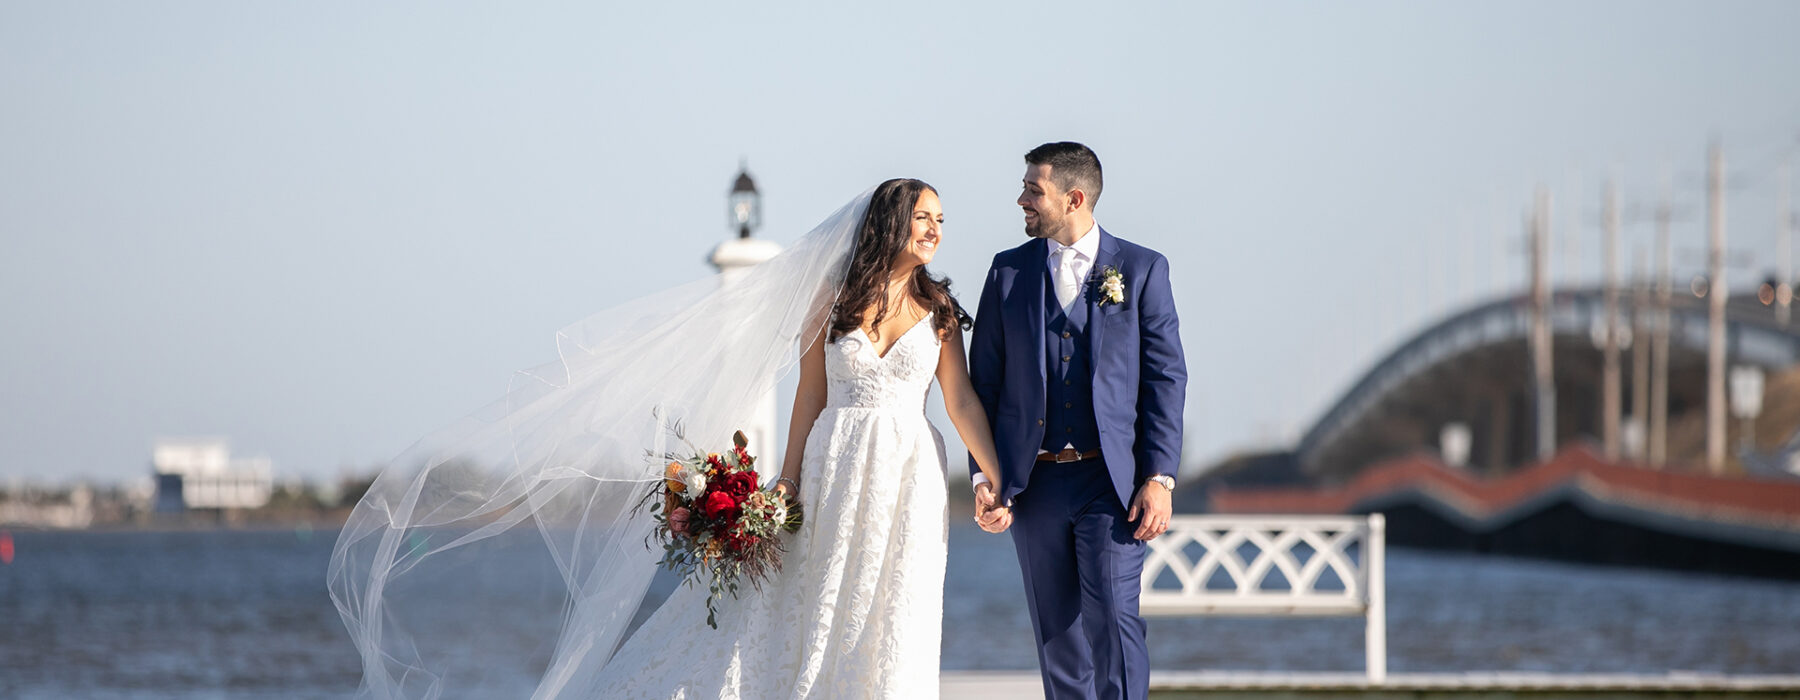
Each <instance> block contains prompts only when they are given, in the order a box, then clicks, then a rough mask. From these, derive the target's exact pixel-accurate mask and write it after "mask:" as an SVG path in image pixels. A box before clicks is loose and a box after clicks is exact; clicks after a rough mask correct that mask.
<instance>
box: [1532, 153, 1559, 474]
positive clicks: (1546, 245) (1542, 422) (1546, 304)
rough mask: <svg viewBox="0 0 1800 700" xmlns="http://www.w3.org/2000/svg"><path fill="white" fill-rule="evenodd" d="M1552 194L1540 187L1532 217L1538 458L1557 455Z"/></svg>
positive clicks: (1540, 459)
mask: <svg viewBox="0 0 1800 700" xmlns="http://www.w3.org/2000/svg"><path fill="white" fill-rule="evenodd" d="M1549 267H1550V192H1549V190H1547V189H1545V188H1544V187H1543V186H1541V185H1540V186H1538V191H1537V203H1536V206H1535V207H1534V208H1533V212H1532V216H1531V302H1532V303H1531V309H1532V313H1531V371H1532V377H1533V382H1532V390H1533V391H1532V396H1533V399H1534V400H1535V402H1536V404H1537V405H1536V413H1537V458H1538V461H1540V462H1542V461H1548V460H1549V459H1550V457H1551V456H1553V455H1554V454H1555V453H1556V383H1555V381H1554V378H1555V373H1554V372H1553V371H1552V368H1551V366H1550V362H1551V352H1550V351H1551V347H1550V337H1551V336H1550V274H1549V272H1550V270H1549Z"/></svg>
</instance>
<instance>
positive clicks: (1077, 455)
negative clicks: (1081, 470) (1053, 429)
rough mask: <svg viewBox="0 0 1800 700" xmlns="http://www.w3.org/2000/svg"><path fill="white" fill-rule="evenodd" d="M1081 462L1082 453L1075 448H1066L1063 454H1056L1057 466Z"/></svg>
mask: <svg viewBox="0 0 1800 700" xmlns="http://www.w3.org/2000/svg"><path fill="white" fill-rule="evenodd" d="M1079 461H1081V452H1079V451H1077V450H1076V449H1075V448H1073V447H1065V448H1063V450H1062V451H1061V452H1058V453H1056V463H1057V464H1068V463H1070V462H1079Z"/></svg>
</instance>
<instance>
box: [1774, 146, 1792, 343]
mask: <svg viewBox="0 0 1800 700" xmlns="http://www.w3.org/2000/svg"><path fill="white" fill-rule="evenodd" d="M1790 172H1792V171H1791V170H1790V169H1789V166H1788V164H1786V163H1783V164H1782V166H1781V174H1780V176H1779V177H1777V178H1775V182H1776V186H1777V188H1778V189H1776V190H1775V217H1776V218H1775V248H1776V252H1775V256H1776V265H1777V268H1776V269H1778V270H1780V273H1779V274H1780V275H1781V277H1780V278H1778V279H1776V280H1775V322H1776V323H1777V324H1780V325H1781V327H1783V328H1786V327H1787V325H1788V317H1789V314H1790V313H1791V310H1790V308H1789V307H1790V306H1791V305H1792V304H1793V302H1794V215H1793V214H1790V213H1788V187H1789V185H1788V174H1789V173H1790Z"/></svg>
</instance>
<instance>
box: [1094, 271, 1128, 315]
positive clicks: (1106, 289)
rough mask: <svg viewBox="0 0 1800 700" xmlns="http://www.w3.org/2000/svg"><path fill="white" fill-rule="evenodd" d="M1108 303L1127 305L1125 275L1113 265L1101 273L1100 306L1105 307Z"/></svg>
mask: <svg viewBox="0 0 1800 700" xmlns="http://www.w3.org/2000/svg"><path fill="white" fill-rule="evenodd" d="M1107 302H1111V303H1114V304H1123V303H1125V275H1123V274H1120V273H1119V268H1116V267H1113V266H1111V265H1107V266H1106V269H1103V270H1101V271H1100V305H1101V306H1105V305H1106V304H1107Z"/></svg>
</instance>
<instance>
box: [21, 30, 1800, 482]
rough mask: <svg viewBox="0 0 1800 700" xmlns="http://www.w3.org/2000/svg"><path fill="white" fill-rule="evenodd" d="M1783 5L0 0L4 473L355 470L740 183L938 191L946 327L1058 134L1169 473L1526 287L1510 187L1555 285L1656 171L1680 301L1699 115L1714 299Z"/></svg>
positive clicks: (689, 226) (694, 232) (539, 344)
mask: <svg viewBox="0 0 1800 700" xmlns="http://www.w3.org/2000/svg"><path fill="white" fill-rule="evenodd" d="M1795 27H1800V3H1791V2H1682V3H1674V2H1582V3H1559V2H1461V3H1425V2H1416V3H1415V2H1399V3H1394V2H1375V3H1364V2H1358V3H1323V2H1319V3H1290V2H1258V3H1248V2H1246V3H1211V2H1167V3H1159V2H1142V3H1085V4H1084V3H1064V2H1032V3H967V2H932V1H921V2H913V3H904V4H902V3H871V4H861V3H824V2H820V3H709V2H698V3H693V2H690V3H629V4H614V3H567V4H560V3H535V2H521V3H506V4H503V5H495V4H491V3H465V2H430V3H425V2H419V3H381V4H371V3H355V2H316V3H287V4H276V3H238V2H224V1H219V2H183V1H169V2H158V3H135V2H91V3H32V2H16V1H13V0H0V95H3V96H4V97H3V98H0V99H3V100H4V106H5V108H4V109H0V483H6V482H8V481H10V482H19V481H27V482H56V481H67V480H71V479H95V480H102V481H109V480H129V479H139V478H142V477H143V476H144V475H146V474H147V473H148V471H149V466H148V461H149V452H150V445H151V443H152V441H153V440H154V439H156V438H157V437H159V436H193V435H216V436H225V437H228V438H229V439H230V441H231V444H232V447H233V451H234V453H235V454H238V455H243V456H251V455H263V456H268V457H270V458H271V459H272V460H273V461H274V464H275V471H276V474H277V476H278V477H279V478H317V479H328V478H335V477H337V476H339V475H343V474H349V473H357V472H363V471H368V470H370V469H372V468H374V467H375V466H376V465H379V464H381V463H382V462H383V461H384V460H386V459H388V458H389V457H391V456H393V455H394V454H396V453H398V452H399V451H400V450H402V449H403V448H405V447H406V446H407V445H408V444H410V443H411V442H412V441H413V440H415V439H417V438H418V437H420V436H422V435H424V434H426V433H427V432H429V431H430V430H432V429H433V428H435V427H437V426H441V425H443V424H446V423H448V422H450V421H452V420H454V419H456V418H458V417H460V416H462V415H464V414H466V413H468V412H470V411H473V410H474V409H476V408H478V407H480V406H481V405H482V404H484V403H486V402H487V401H488V400H490V399H493V398H495V397H497V396H499V395H500V394H501V393H502V392H503V391H504V390H505V388H506V382H507V379H508V377H509V375H510V373H511V372H512V371H513V370H516V369H519V368H524V367H530V366H533V365H536V364H538V363H540V362H542V361H544V360H547V359H550V358H551V357H552V356H553V351H554V346H553V340H552V337H553V334H554V332H555V331H556V329H558V328H560V327H562V326H564V325H566V324H568V323H569V322H572V321H575V320H577V319H580V318H583V317H585V316H587V315H589V314H592V313H594V312H596V311H599V310H601V309H604V308H607V307H609V306H613V305H616V304H618V303H621V302H623V301H625V300H628V299H631V298H634V297H637V296H641V295H643V294H645V293H649V292H653V291H655V290H657V289H662V288H665V287H669V286H673V285H675V284H678V283H682V282H687V281H691V280H694V279H698V278H701V277H704V276H705V275H707V274H709V273H710V268H709V267H708V266H707V265H706V264H705V262H704V256H705V255H706V253H707V251H708V250H710V248H711V247H712V246H713V245H715V244H716V243H718V242H719V241H720V240H722V239H724V238H725V237H726V236H728V235H730V231H729V230H728V229H727V227H726V221H725V195H726V192H727V190H728V189H729V187H730V185H731V183H732V181H733V179H734V177H735V175H736V173H737V169H738V167H739V164H740V163H744V164H747V165H748V168H749V171H750V172H751V174H752V175H753V176H754V177H755V178H756V181H757V183H758V186H759V187H760V189H761V190H762V193H763V206H764V227H763V229H762V230H761V231H759V235H760V236H762V237H766V238H769V239H772V240H775V241H777V242H781V243H787V242H791V241H792V240H794V239H795V238H797V237H798V236H800V235H801V234H803V233H804V232H805V231H806V230H808V229H809V228H810V227H811V226H812V225H813V224H814V223H816V222H817V221H819V220H820V219H822V218H824V217H825V216H826V215H828V214H830V213H831V212H832V211H833V210H834V209H836V208H837V207H838V206H839V205H841V204H842V203H843V202H845V201H847V200H848V199H849V198H850V197H852V196H854V195H856V194H857V193H858V192H860V191H862V190H863V189H865V188H867V187H869V186H870V185H872V184H874V183H876V182H879V181H881V180H883V179H886V178H890V177H901V176H905V177H919V178H922V179H925V180H927V181H929V182H931V183H932V184H933V185H935V186H936V187H937V188H938V189H939V191H940V192H941V194H942V201H943V206H944V210H945V214H946V219H947V226H946V230H945V241H944V244H943V246H942V248H941V249H940V251H939V253H938V256H937V260H936V262H934V263H933V267H934V269H935V270H936V271H937V272H939V273H940V274H944V275H947V276H948V277H950V278H951V279H952V280H953V281H954V283H955V287H954V289H955V290H957V291H958V293H959V294H960V296H961V297H962V299H963V300H964V301H965V302H966V303H968V304H969V305H971V306H973V303H974V301H975V298H976V296H977V295H978V293H979V291H980V290H979V287H980V282H981V280H982V279H983V275H984V272H985V270H986V267H987V263H988V261H989V260H990V259H991V257H992V255H993V253H994V252H996V251H999V250H1002V249H1005V248H1009V247H1012V246H1014V245H1017V244H1018V243H1019V242H1021V241H1023V240H1024V235H1023V225H1022V220H1021V216H1020V212H1019V209H1018V208H1017V207H1016V206H1015V205H1014V204H1013V200H1014V199H1015V197H1016V196H1017V194H1018V188H1019V179H1020V177H1021V176H1022V175H1023V172H1024V164H1023V161H1022V155H1023V154H1024V152H1025V151H1027V150H1029V149H1030V148H1032V147H1033V146H1036V145H1038V144H1039V143H1043V142H1046V141H1056V140H1077V141H1082V142H1084V143H1087V144H1088V145H1090V146H1092V147H1093V148H1094V149H1095V150H1096V151H1097V152H1098V153H1099V155H1100V158H1101V160H1102V162H1103V163H1104V165H1105V168H1106V188H1105V191H1104V196H1103V200H1102V201H1101V202H1100V204H1099V207H1098V210H1097V212H1096V214H1097V218H1098V219H1099V221H1100V222H1101V224H1102V225H1103V226H1105V227H1106V228H1107V229H1108V230H1109V231H1111V232H1113V233H1114V234H1116V235H1119V236H1121V237H1124V238H1126V239H1129V240H1132V241H1135V242H1137V243H1140V244H1143V245H1146V246H1149V247H1151V248H1154V249H1157V250H1159V251H1161V252H1163V253H1164V254H1165V255H1166V256H1167V257H1168V258H1169V260H1170V263H1171V269H1172V271H1173V272H1172V284H1173V286H1174V289H1175V294H1176V299H1177V305H1178V308H1179V311H1180V314H1181V319H1182V339H1183V342H1184V345H1185V347H1186V350H1187V358H1188V367H1189V373H1190V382H1189V391H1188V405H1187V423H1188V426H1187V437H1186V445H1185V449H1186V453H1187V465H1188V467H1189V468H1190V469H1197V468H1199V467H1201V466H1203V465H1205V464H1210V463H1212V462H1214V461H1216V460H1218V459H1220V458H1222V457H1224V456H1227V455H1230V454H1233V453H1235V452H1239V451H1243V450H1250V449H1262V448H1268V447H1280V446H1283V445H1287V444H1290V443H1291V442H1292V441H1293V440H1294V439H1295V438H1297V436H1298V435H1299V434H1300V433H1301V432H1303V431H1304V430H1305V429H1306V428H1307V426H1309V425H1310V424H1311V422H1312V421H1314V420H1315V419H1317V417H1318V416H1319V415H1320V414H1321V413H1323V412H1324V411H1325V410H1326V409H1327V408H1328V407H1329V406H1330V404H1331V402H1332V401H1333V400H1335V399H1336V398H1337V397H1338V396H1339V395H1340V394H1341V393H1342V392H1343V391H1344V390H1345V389H1346V388H1347V387H1348V386H1349V385H1350V384H1351V383H1353V382H1354V381H1355V380H1356V378H1357V377H1358V376H1360V374H1361V373H1362V372H1364V371H1366V370H1367V369H1368V368H1369V367H1370V366H1372V365H1373V364H1374V363H1375V362H1377V361H1378V360H1379V359H1380V358H1381V357H1382V356H1383V355H1384V354H1385V353H1387V352H1388V351H1389V350H1391V349H1392V348H1393V347H1395V346H1396V345H1398V344H1400V343H1402V342H1404V341H1405V340H1406V339H1407V338H1409V337H1411V336H1412V335H1413V334H1415V333H1417V332H1418V331H1419V330H1420V329H1421V328H1423V327H1425V326H1426V325H1428V324H1430V323H1431V322H1432V321H1433V320H1435V319H1439V318H1442V317H1443V316H1444V315H1446V314H1450V313H1454V312H1456V311H1457V310H1459V309H1462V308H1466V307H1468V306H1470V305H1472V304H1474V303H1477V302H1479V301H1481V300H1485V299H1490V298H1493V297H1496V296H1498V295H1502V294H1507V293H1510V292H1512V291H1513V290H1515V289H1517V288H1518V287H1519V286H1520V285H1521V284H1522V282H1523V280H1524V275H1525V272H1524V262H1525V260H1524V257H1523V255H1522V251H1523V247H1522V244H1521V241H1520V220H1521V217H1522V215H1523V212H1524V208H1525V207H1526V206H1527V205H1528V204H1529V202H1530V200H1531V194H1532V192H1533V191H1534V190H1535V189H1536V188H1537V187H1539V186H1542V187H1545V188H1547V189H1548V190H1549V191H1550V193H1551V195H1552V198H1553V207H1554V208H1553V213H1552V217H1551V218H1552V221H1553V223H1554V227H1555V230H1556V235H1557V239H1556V240H1557V243H1556V244H1555V245H1554V246H1553V255H1554V256H1555V260H1554V261H1553V263H1552V267H1553V274H1554V275H1555V276H1556V278H1557V279H1558V280H1559V281H1561V282H1563V283H1580V282H1592V281H1594V280H1597V279H1599V278H1600V274H1601V267H1600V252H1599V251H1600V240H1601V239H1600V229H1599V221H1600V219H1599V211H1600V206H1599V205H1600V193H1601V191H1602V187H1603V183H1604V182H1605V181H1606V180H1607V178H1609V177H1610V178H1616V179H1617V180H1618V181H1619V182H1620V184H1621V187H1622V188H1623V191H1624V193H1625V199H1626V202H1627V205H1628V217H1627V226H1626V229H1625V235H1624V249H1625V250H1626V251H1628V252H1627V253H1626V256H1627V262H1629V259H1630V257H1631V255H1632V252H1631V251H1638V250H1644V249H1645V248H1646V246H1647V244H1648V241H1649V240H1650V235H1651V230H1650V227H1649V224H1648V221H1647V219H1645V218H1644V217H1643V216H1642V215H1641V213H1642V212H1643V211H1645V210H1646V209H1647V207H1648V206H1650V205H1652V204H1653V203H1654V202H1656V201H1657V199H1658V197H1660V196H1661V193H1662V192H1663V191H1664V185H1663V183H1665V182H1667V183H1669V189H1668V191H1670V192H1672V196H1673V197H1674V201H1675V202H1676V204H1677V207H1678V209H1680V210H1682V211H1683V212H1684V214H1683V219H1682V220H1681V221H1680V222H1678V224H1677V227H1676V230H1675V236H1676V243H1675V248H1676V250H1675V257H1676V260H1675V263H1676V268H1677V269H1676V276H1677V278H1679V279H1685V276H1686V275H1691V274H1692V273H1693V271H1695V270H1698V269H1699V267H1700V265H1701V264H1702V261H1703V258H1702V257H1701V254H1702V251H1703V248H1704V230H1703V228H1702V223H1703V221H1704V208H1703V205H1704V199H1703V197H1702V190H1701V184H1702V182H1703V179H1702V173H1703V167H1704V157H1705V152H1706V147H1707V144H1708V143H1709V141H1711V140H1713V139H1717V140H1718V142H1719V143H1720V144H1721V145H1722V148H1723V149H1724V153H1725V156H1726V159H1727V165H1728V169H1729V171H1730V173H1731V179H1730V183H1731V187H1730V192H1729V196H1728V198H1727V220H1728V222H1729V224H1728V225H1729V227H1730V228H1729V229H1728V230H1729V233H1728V236H1729V245H1730V247H1731V249H1732V250H1733V251H1735V255H1736V258H1737V263H1736V266H1735V267H1734V268H1733V270H1732V271H1731V272H1730V273H1729V274H1728V279H1731V280H1732V281H1733V282H1734V286H1739V287H1741V285H1739V284H1736V283H1737V282H1741V281H1744V280H1751V279H1760V278H1761V275H1763V274H1764V273H1765V272H1766V271H1768V270H1772V269H1773V268H1774V267H1775V265H1776V261H1775V257H1776V256H1775V251H1776V226H1775V222H1776V218H1777V217H1776V214H1775V212H1776V206H1777V205H1776V203H1775V202H1776V191H1777V189H1778V188H1777V185H1776V176H1775V173H1776V172H1777V166H1778V165H1779V164H1781V163H1782V162H1784V161H1791V160H1792V159H1793V158H1794V157H1795V156H1796V155H1797V151H1796V145H1797V144H1800V70H1797V69H1800V42H1797V41H1794V40H1793V39H1794V37H1793V31H1794V28H1795ZM782 415H785V413H784V414H782ZM935 415H936V416H938V424H939V425H940V427H941V428H942V429H943V430H944V432H945V433H946V435H947V437H950V438H951V440H952V448H951V449H952V452H953V453H955V452H959V451H960V446H959V445H958V444H956V443H955V438H954V431H953V430H951V429H950V428H951V426H950V425H949V423H948V421H947V420H943V419H942V415H943V414H942V411H941V409H935ZM953 471H956V470H953Z"/></svg>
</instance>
